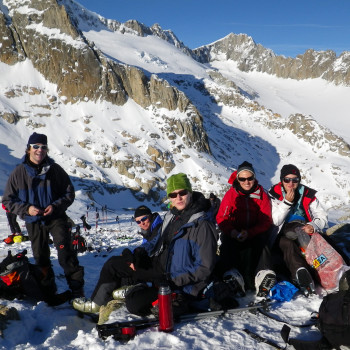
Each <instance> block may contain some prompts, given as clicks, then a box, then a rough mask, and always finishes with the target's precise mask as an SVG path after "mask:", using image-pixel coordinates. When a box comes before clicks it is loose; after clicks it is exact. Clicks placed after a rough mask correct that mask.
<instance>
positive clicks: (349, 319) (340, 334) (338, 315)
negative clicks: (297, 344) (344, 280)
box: [319, 290, 350, 348]
mask: <svg viewBox="0 0 350 350" xmlns="http://www.w3.org/2000/svg"><path fill="white" fill-rule="evenodd" d="M319 328H320V331H321V333H322V335H323V336H324V337H325V338H326V339H327V340H328V342H329V343H330V344H331V345H332V346H333V347H335V348H339V346H340V345H347V346H350V290H346V291H344V290H342V291H339V292H337V293H332V294H328V295H327V296H325V297H324V298H323V301H322V303H321V305H320V310H319Z"/></svg>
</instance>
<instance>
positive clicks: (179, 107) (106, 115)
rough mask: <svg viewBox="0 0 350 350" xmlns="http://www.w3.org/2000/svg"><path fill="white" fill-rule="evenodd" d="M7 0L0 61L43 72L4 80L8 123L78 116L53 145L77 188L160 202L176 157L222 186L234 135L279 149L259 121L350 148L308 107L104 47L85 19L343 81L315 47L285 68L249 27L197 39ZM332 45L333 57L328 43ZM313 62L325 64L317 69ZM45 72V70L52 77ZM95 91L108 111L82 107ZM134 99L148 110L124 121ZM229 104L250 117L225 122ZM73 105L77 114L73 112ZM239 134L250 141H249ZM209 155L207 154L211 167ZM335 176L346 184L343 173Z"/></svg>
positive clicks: (341, 149) (40, 125)
mask: <svg viewBox="0 0 350 350" xmlns="http://www.w3.org/2000/svg"><path fill="white" fill-rule="evenodd" d="M0 10H1V12H0V31H1V33H3V36H2V38H1V39H0V46H1V51H0V62H2V63H3V64H5V65H7V66H8V67H9V69H12V68H13V67H19V66H21V65H22V66H23V67H27V66H30V65H32V67H33V69H34V70H35V71H37V72H38V73H39V75H40V79H42V80H41V83H39V84H33V85H31V84H30V81H25V80H24V81H21V82H20V83H17V84H16V85H15V86H14V85H13V84H9V85H8V86H3V87H2V89H3V96H4V100H2V101H0V102H1V103H0V106H1V108H0V116H1V117H2V119H3V121H1V123H7V124H10V125H11V130H13V131H15V130H16V127H17V126H21V125H25V127H26V128H28V132H32V131H33V130H36V131H38V132H48V131H49V130H50V128H51V127H54V128H57V127H58V126H59V125H67V124H68V125H72V126H73V125H74V128H75V129H76V133H77V135H78V136H76V140H73V139H72V137H71V136H68V135H67V136H66V135H64V134H63V135H62V144H63V147H64V148H63V149H61V150H60V151H57V155H58V157H61V156H62V159H63V154H64V155H67V154H68V155H69V158H70V162H71V163H70V170H69V171H70V173H71V174H72V175H73V176H74V177H76V178H77V180H76V182H77V183H78V185H79V186H80V188H82V189H84V190H85V191H86V192H89V193H91V195H92V196H93V193H94V192H101V193H102V192H103V191H104V190H106V191H107V192H110V193H114V192H116V191H117V192H118V191H121V190H125V189H130V190H131V191H132V193H133V194H134V195H135V196H138V198H139V199H152V200H154V201H156V202H161V201H162V199H163V198H162V197H163V195H164V179H165V178H166V176H167V175H168V174H169V173H171V171H173V170H174V169H179V167H180V166H182V167H183V168H184V169H186V171H187V169H188V171H189V173H190V174H191V179H192V181H193V183H194V184H198V185H199V184H201V183H206V184H207V186H206V191H207V192H208V193H209V192H211V191H214V190H215V191H216V192H217V193H219V194H223V193H224V191H225V189H226V180H227V177H228V175H229V173H230V172H231V171H232V167H233V168H234V166H233V165H234V164H237V162H239V161H240V159H241V158H242V157H244V155H240V154H238V153H239V152H237V154H232V152H230V147H231V144H235V145H237V147H238V148H242V149H243V150H244V149H246V151H247V154H249V155H250V156H251V157H252V159H255V160H256V162H257V163H258V162H259V158H261V156H259V155H258V156H256V155H254V154H250V153H249V152H250V151H249V150H250V149H253V150H256V152H257V154H259V153H260V155H261V154H262V153H261V152H266V154H269V155H270V154H272V155H275V156H278V153H279V152H278V151H275V150H274V147H272V145H269V144H268V142H266V141H264V140H259V139H257V138H251V137H249V136H248V137H247V136H244V134H245V133H246V134H247V135H249V130H251V129H252V128H255V127H257V128H258V129H259V128H261V129H264V130H267V131H268V132H269V133H270V134H271V135H273V134H274V132H275V130H284V132H285V133H286V134H288V137H291V138H292V139H293V140H294V137H295V138H296V139H299V140H301V141H302V142H303V144H306V145H307V147H308V148H309V149H310V152H315V154H316V157H317V156H318V153H319V149H320V148H322V149H324V150H325V151H326V152H330V153H332V154H336V155H337V156H341V157H345V158H346V159H348V158H349V155H350V151H349V145H348V144H347V143H346V142H345V141H344V140H342V139H341V138H339V137H337V136H336V135H335V134H334V133H331V132H330V131H329V130H327V129H325V128H323V127H322V126H319V125H318V124H317V122H316V120H314V119H313V118H312V117H309V116H303V115H294V116H290V118H288V119H287V120H285V119H283V118H281V116H280V115H279V114H278V113H274V112H273V111H270V110H267V109H266V108H265V107H263V106H260V105H259V104H258V103H257V102H255V101H254V100H253V99H252V98H250V96H249V94H247V93H246V92H245V91H242V89H241V88H240V87H238V86H237V85H236V84H235V83H233V81H231V80H229V79H227V78H225V77H224V76H223V75H222V74H221V73H220V72H219V71H217V70H212V69H210V67H209V66H208V69H206V70H205V72H206V73H205V74H206V76H204V77H199V78H196V77H193V76H189V75H187V76H186V75H182V74H178V73H176V74H175V73H172V74H157V73H154V72H152V71H149V70H146V69H144V68H142V67H138V66H133V65H129V64H128V63H127V62H120V61H118V60H116V59H113V58H112V57H108V55H106V54H105V53H104V52H102V51H101V49H100V48H99V45H98V43H97V42H96V43H95V42H93V41H91V40H90V39H89V37H88V36H87V34H86V33H85V29H88V28H90V29H91V30H92V29H94V28H95V29H98V30H100V29H101V28H103V30H109V31H112V32H114V31H116V32H119V33H121V34H130V35H134V36H140V37H144V36H155V37H158V38H160V39H162V40H163V41H166V42H167V43H169V44H171V45H172V46H173V47H175V49H176V50H179V51H181V52H182V53H183V54H184V55H186V56H188V57H190V58H196V59H197V60H198V61H201V62H202V63H210V60H213V59H217V57H218V56H222V54H225V55H226V56H225V57H226V59H234V60H235V61H237V62H238V64H239V67H240V69H242V70H243V71H250V70H252V69H255V70H257V71H266V72H268V73H270V74H276V75H277V76H279V75H278V74H282V73H281V72H282V71H283V69H284V71H285V72H286V71H289V73H288V74H291V72H292V71H295V72H297V71H299V73H298V74H299V75H298V77H299V78H300V79H305V77H306V76H307V74H309V73H308V72H309V71H314V70H315V72H316V73H313V74H315V76H316V75H317V74H321V73H320V72H321V68H322V67H324V68H325V71H323V73H322V74H321V75H319V76H322V77H323V78H324V79H325V77H327V76H332V77H333V78H332V79H333V80H332V81H333V83H335V84H347V82H348V73H346V74H345V73H344V72H345V71H346V69H345V70H344V69H343V70H339V73H338V75H336V74H335V73H334V74H333V75H332V74H331V73H329V72H330V65H329V64H328V63H327V64H324V65H322V64H320V62H321V61H322V59H321V56H320V57H319V58H318V59H316V61H317V62H319V64H318V66H317V65H316V63H315V62H314V63H313V64H312V62H311V61H312V60H311V58H312V57H313V58H314V59H315V55H311V56H312V57H311V58H310V60H308V59H306V58H305V60H306V62H305V67H306V68H305V69H301V68H302V67H304V65H303V64H304V63H303V62H302V61H303V60H302V59H300V58H299V61H298V62H299V63H298V64H296V63H294V64H292V63H289V66H288V67H289V68H288V69H287V68H283V67H285V66H286V62H287V61H286V62H284V61H283V60H282V58H281V57H280V58H279V57H277V56H275V55H274V54H273V53H272V51H270V50H268V49H264V48H263V47H262V46H259V45H255V44H254V43H253V42H252V39H251V38H249V37H247V36H244V35H238V36H236V35H229V36H228V37H226V38H224V39H222V40H219V41H218V42H216V43H214V44H211V45H208V46H206V47H203V48H199V49H197V50H193V51H191V50H190V49H188V48H186V46H185V45H184V44H183V43H182V42H181V41H180V40H179V39H178V38H177V37H176V35H175V34H174V33H172V32H171V31H163V30H162V29H161V28H160V26H159V25H153V26H152V27H150V28H148V27H146V26H144V25H143V24H141V23H139V22H137V21H128V22H126V23H119V22H118V21H114V20H107V19H104V18H102V17H100V16H97V15H96V14H93V13H91V12H89V11H87V10H86V9H84V8H83V7H81V6H80V5H78V4H77V3H76V2H74V1H71V0H46V1H40V0H27V1H25V2H21V1H19V0H2V1H0ZM86 31H87V30H86ZM346 56H347V53H344V55H341V56H340V57H342V60H343V62H345V63H346V59H345V58H346ZM259 57H260V60H259ZM322 57H323V56H322ZM327 57H328V56H327ZM329 57H330V58H329V60H328V61H327V60H326V61H327V62H330V61H331V57H332V55H331V54H329ZM340 57H339V59H340ZM164 60H166V59H165V58H164ZM286 60H288V59H286ZM278 62H280V63H278ZM288 62H289V61H288ZM334 64H335V61H333V66H334ZM338 64H339V61H338ZM278 66H279V67H280V68H279V70H278V69H277V68H278ZM292 66H293V67H294V68H293V69H292V68H291V67H292ZM316 66H317V67H320V68H319V69H314V68H315V67H316ZM273 67H275V68H273ZM298 67H299V68H298ZM26 69H28V67H27V68H26ZM201 69H202V70H203V72H204V69H203V68H201ZM276 72H277V73H276ZM278 72H280V73H278ZM302 72H304V73H303V74H305V75H303V74H302ZM317 72H318V73H317ZM327 72H328V73H327ZM347 72H348V71H347ZM335 76H337V78H335ZM296 79H298V78H296ZM342 79H343V80H342ZM37 80H39V78H38V79H37ZM44 81H47V82H49V83H50V85H49V86H50V87H48V85H47V84H46V83H45V84H44V83H43V82H44ZM23 99H24V100H25V101H26V102H25V104H26V107H23V108H20V107H19V101H22V100H23ZM90 103H93V104H94V105H95V106H98V105H99V104H101V103H102V104H103V105H101V107H100V108H104V109H105V110H106V111H108V110H110V112H102V115H103V118H102V117H100V114H101V112H98V109H96V111H88V108H87V107H84V106H85V105H86V104H89V106H91V104H90ZM130 104H132V105H133V107H132V108H133V110H134V111H136V110H137V113H139V114H140V116H141V117H140V118H139V119H137V120H138V121H137V122H136V118H135V120H130V122H129V124H130V125H127V126H126V124H125V120H127V119H128V118H130V117H129V116H128V115H126V114H123V113H124V112H122V109H123V108H126V106H129V105H130ZM106 106H107V107H106ZM112 107H113V108H115V109H113V112H112ZM222 108H223V109H227V110H229V111H230V112H229V113H230V114H231V115H237V116H238V118H243V117H242V116H243V115H247V116H249V118H248V119H244V120H243V122H242V119H241V122H240V123H238V122H237V123H238V124H237V125H236V122H235V121H234V120H233V119H232V121H229V122H228V121H227V120H226V119H227V117H225V116H224V117H223V116H221V114H220V113H219V112H218V110H220V109H222ZM119 110H121V112H119ZM72 111H74V113H76V114H77V116H76V117H71V116H70V115H71V114H72ZM62 119H64V120H62ZM63 121H64V123H63ZM62 123H63V124H62ZM227 123H229V124H227ZM231 124H232V126H230V127H229V128H228V127H227V125H231ZM0 125H1V124H0ZM244 125H245V129H244ZM135 126H136V127H135ZM241 128H242V129H241ZM296 139H295V140H296ZM97 140H99V141H97ZM241 140H242V142H243V140H244V142H245V143H246V144H245V145H244V146H242V144H243V143H241ZM76 144H77V145H79V147H80V149H79V152H75V153H78V154H74V153H70V151H69V150H70V149H74V146H75V145H76ZM63 150H64V151H63ZM271 150H274V151H273V152H271ZM273 163H276V160H273ZM203 164H207V166H208V169H207V168H206V167H203ZM330 167H332V165H330ZM180 169H181V168H180ZM115 172H116V173H117V175H115ZM260 175H261V176H262V177H265V181H266V182H267V179H268V178H269V177H270V178H271V177H272V176H273V173H272V172H271V173H268V174H266V172H264V171H263V170H261V171H260ZM78 179H80V180H78ZM86 180H91V181H90V182H87V181H86ZM332 181H334V182H335V183H337V184H339V186H340V187H341V188H344V189H346V188H347V187H346V186H347V185H346V184H345V185H344V184H343V183H342V181H341V179H340V175H339V174H336V175H335V177H334V179H333V180H332ZM337 186H338V185H337Z"/></svg>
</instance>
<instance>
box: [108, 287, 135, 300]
mask: <svg viewBox="0 0 350 350" xmlns="http://www.w3.org/2000/svg"><path fill="white" fill-rule="evenodd" d="M132 287H134V285H130V286H122V287H120V288H118V289H115V290H114V291H113V294H112V295H113V299H115V300H125V295H126V293H127V292H128V291H129V290H130V289H131V288H132Z"/></svg>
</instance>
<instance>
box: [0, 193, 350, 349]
mask: <svg viewBox="0 0 350 350" xmlns="http://www.w3.org/2000/svg"><path fill="white" fill-rule="evenodd" d="M122 201H123V198H122V197H121V196H118V195H116V196H115V202H114V203H103V205H107V207H108V208H112V207H113V204H115V203H117V202H122ZM138 204H139V203H138V202H134V205H131V206H130V208H129V210H109V211H108V215H107V221H105V220H104V218H105V216H104V215H103V216H102V212H101V206H99V205H95V207H91V206H90V209H89V211H88V222H89V223H90V225H91V226H92V229H91V230H90V231H89V232H84V230H82V233H83V235H84V236H85V237H86V239H87V241H88V243H89V244H90V245H91V246H92V247H93V248H97V249H100V250H101V252H100V253H97V252H96V250H93V251H91V252H85V253H82V254H79V260H80V263H81V265H83V266H84V267H85V281H86V286H85V293H86V296H90V295H91V293H92V291H93V289H94V286H95V283H96V282H97V279H98V276H99V272H100V269H101V267H102V265H103V263H104V262H105V261H106V260H107V259H108V258H109V257H110V256H112V255H118V254H120V253H121V252H122V250H123V249H124V248H125V247H129V248H134V247H136V246H138V245H139V244H140V243H141V240H142V238H141V236H140V235H138V234H137V231H138V227H137V225H136V224H135V223H134V222H132V221H131V216H132V215H133V208H135V207H136V206H137V205H138ZM87 205H90V202H89V201H87V200H86V198H84V197H82V196H80V195H79V193H78V198H77V199H76V201H75V202H74V204H73V205H72V206H71V207H70V208H69V211H68V214H69V216H70V217H71V218H72V219H73V220H74V222H75V223H76V224H80V225H81V224H82V223H81V220H80V219H79V218H80V217H81V216H82V215H83V214H85V215H86V214H87V212H86V210H87ZM96 208H98V212H99V215H100V220H99V224H98V228H97V230H96V226H95V217H96ZM153 210H155V209H153ZM161 214H163V213H161ZM117 216H119V223H118V222H117V221H116V217H117ZM19 222H20V224H21V225H23V221H21V220H19ZM24 230H25V229H24ZM24 232H25V231H24ZM8 233H9V228H8V226H7V221H6V216H5V212H4V211H3V210H2V211H1V212H0V239H1V241H2V239H3V238H6V237H7V234H8ZM349 238H350V237H349ZM109 247H111V248H112V251H111V252H110V253H109V254H107V253H106V251H107V248H109ZM25 248H26V249H28V256H29V257H30V261H31V262H33V258H32V253H31V249H30V243H29V242H23V243H20V244H18V243H15V244H13V245H11V246H9V245H6V244H5V243H3V242H1V243H0V257H1V260H2V259H3V258H4V257H5V256H6V254H7V251H8V250H9V249H11V250H12V252H13V253H16V252H19V251H22V250H23V249H25ZM51 256H52V264H53V266H54V270H55V273H56V282H57V285H58V289H59V292H63V291H64V290H66V288H67V286H66V282H65V278H64V277H63V270H62V269H61V267H60V266H59V264H58V261H57V253H56V250H55V249H54V248H53V247H52V249H51ZM324 293H325V292H324V291H323V290H322V289H321V288H318V294H317V295H313V296H312V297H310V298H305V297H304V296H301V295H297V296H296V297H295V298H294V299H293V300H292V301H290V302H285V303H282V304H278V305H277V306H273V307H272V308H271V311H272V312H273V313H274V314H276V315H277V316H278V317H279V318H280V319H282V320H287V321H289V322H294V323H298V324H299V323H305V322H308V321H309V318H310V316H311V313H312V312H314V311H317V310H318V307H319V304H320V302H321V300H322V295H324ZM252 300H254V295H253V294H252V293H250V294H248V295H247V296H246V297H244V298H241V299H240V300H239V302H240V304H241V305H242V306H244V305H247V304H248V303H249V302H250V301H252ZM1 304H4V305H8V306H13V307H16V308H17V310H18V312H19V315H20V320H19V321H11V322H10V323H9V325H8V328H7V329H6V330H5V331H4V338H3V339H0V348H1V349H18V350H19V349H23V350H24V349H26V350H28V349H30V350H31V349H38V350H39V349H40V350H41V349H50V350H52V349H85V350H86V349H94V350H95V349H114V348H116V347H117V346H122V348H123V349H145V350H146V349H147V350H148V349H151V348H153V349H169V350H170V349H174V350H175V349H176V350H179V349H183V350H185V349H186V350H187V349H201V350H209V349H213V348H215V349H240V350H243V349H270V348H271V347H270V346H269V345H267V344H261V343H260V344H257V342H256V341H255V340H254V339H252V338H251V337H250V336H249V335H247V334H246V333H245V332H244V329H246V328H247V329H249V330H252V331H254V332H256V333H258V334H259V335H261V336H265V337H267V338H268V339H270V340H273V341H275V342H276V343H278V344H279V345H280V346H281V347H283V345H284V343H283V340H282V338H281V336H280V330H281V328H282V326H283V323H281V322H277V321H275V320H271V319H269V318H266V317H265V316H263V315H261V314H252V313H249V312H244V313H239V314H232V315H227V316H224V317H213V318H208V319H204V320H199V321H195V322H186V323H182V324H176V325H175V329H174V331H173V332H172V333H162V332H159V331H158V330H157V329H156V328H151V329H147V330H142V331H139V332H138V334H137V336H136V337H135V338H134V339H133V340H130V341H129V342H128V343H127V344H123V345H122V344H121V343H120V342H119V341H116V340H114V339H113V338H112V337H110V338H108V339H107V340H102V339H100V338H99V337H98V334H97V330H96V329H95V324H94V323H92V321H91V320H90V319H89V318H88V317H85V318H79V317H78V316H77V313H76V312H75V311H74V310H73V309H72V308H71V307H70V305H69V304H63V305H61V306H58V307H56V308H52V307H49V306H47V305H46V304H45V303H44V302H39V303H37V304H36V303H33V302H30V301H28V300H13V301H7V300H1ZM130 318H131V316H130V315H129V314H128V313H127V311H126V309H125V308H122V309H119V310H118V311H115V312H113V313H112V314H111V316H110V320H109V322H112V321H115V320H121V319H123V320H124V319H130ZM291 335H292V336H293V337H294V336H299V337H302V338H303V339H314V338H317V336H318V332H317V330H316V329H315V328H314V327H312V328H307V329H299V328H292V333H291Z"/></svg>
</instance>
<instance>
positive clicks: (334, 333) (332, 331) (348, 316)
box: [281, 270, 350, 350]
mask: <svg viewBox="0 0 350 350" xmlns="http://www.w3.org/2000/svg"><path fill="white" fill-rule="evenodd" d="M344 275H348V276H349V277H350V270H349V271H348V272H346V273H345V274H344ZM349 280H350V279H349ZM318 328H319V329H320V331H321V338H320V339H319V340H318V341H304V340H299V339H289V332H290V327H288V326H286V325H284V326H283V328H282V331H281V335H282V338H283V339H284V341H285V342H286V343H288V344H290V345H293V346H294V348H295V349H296V350H321V349H322V350H324V349H327V350H328V349H340V346H341V345H343V346H350V289H347V290H340V291H338V292H336V293H332V294H328V295H326V296H325V297H324V298H323V300H322V303H321V305H320V309H319V319H318Z"/></svg>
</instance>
